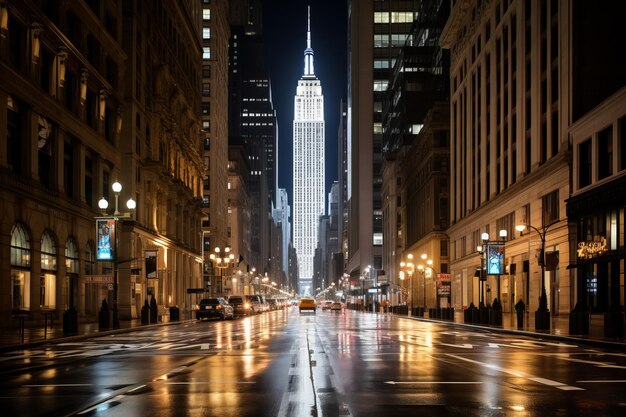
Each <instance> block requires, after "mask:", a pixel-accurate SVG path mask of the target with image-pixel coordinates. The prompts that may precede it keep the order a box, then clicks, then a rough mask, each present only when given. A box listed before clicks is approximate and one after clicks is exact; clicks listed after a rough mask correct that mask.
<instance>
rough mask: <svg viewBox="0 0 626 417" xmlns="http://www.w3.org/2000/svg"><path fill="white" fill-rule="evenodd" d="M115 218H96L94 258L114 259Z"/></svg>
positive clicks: (100, 259)
mask: <svg viewBox="0 0 626 417" xmlns="http://www.w3.org/2000/svg"><path fill="white" fill-rule="evenodd" d="M115 226H116V223H115V219H113V218H103V219H96V237H97V242H98V247H97V249H96V260H98V261H114V260H115V232H116V230H115Z"/></svg>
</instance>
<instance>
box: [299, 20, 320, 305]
mask: <svg viewBox="0 0 626 417" xmlns="http://www.w3.org/2000/svg"><path fill="white" fill-rule="evenodd" d="M307 21H308V25H307V37H306V49H305V50H304V74H303V75H302V77H301V78H300V80H298V87H297V89H296V96H295V98H294V119H293V210H294V212H293V240H294V247H295V249H296V253H297V255H298V267H299V275H300V292H301V293H304V292H305V290H306V289H307V287H308V288H309V289H310V285H311V280H312V278H313V257H314V254H315V247H316V245H317V234H318V224H319V217H320V216H321V215H323V214H324V206H325V205H324V201H325V200H324V196H325V192H324V186H325V181H326V179H325V171H324V168H325V167H324V138H325V134H324V125H325V123H324V96H323V95H322V85H321V84H320V80H319V79H318V78H317V77H316V76H315V71H314V68H313V48H311V11H310V8H309V10H308V19H307ZM311 293H312V291H311Z"/></svg>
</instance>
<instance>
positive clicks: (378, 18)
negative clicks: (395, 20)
mask: <svg viewBox="0 0 626 417" xmlns="http://www.w3.org/2000/svg"><path fill="white" fill-rule="evenodd" d="M374 23H389V12H374Z"/></svg>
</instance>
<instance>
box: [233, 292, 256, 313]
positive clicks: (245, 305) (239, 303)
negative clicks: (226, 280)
mask: <svg viewBox="0 0 626 417" xmlns="http://www.w3.org/2000/svg"><path fill="white" fill-rule="evenodd" d="M228 304H230V305H231V306H233V311H234V313H235V316H249V315H250V314H252V306H251V305H250V302H248V301H247V300H245V299H244V297H243V296H241V295H231V296H229V297H228Z"/></svg>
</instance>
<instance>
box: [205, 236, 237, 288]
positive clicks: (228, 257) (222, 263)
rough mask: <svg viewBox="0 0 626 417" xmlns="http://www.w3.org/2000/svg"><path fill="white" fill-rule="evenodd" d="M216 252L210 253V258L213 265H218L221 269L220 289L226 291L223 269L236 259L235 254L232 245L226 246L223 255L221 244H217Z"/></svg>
mask: <svg viewBox="0 0 626 417" xmlns="http://www.w3.org/2000/svg"><path fill="white" fill-rule="evenodd" d="M214 251H215V253H212V254H211V255H209V259H211V262H213V265H214V266H216V267H217V268H218V269H219V271H220V289H221V291H222V292H224V288H223V286H224V283H223V282H222V271H223V270H224V269H226V268H228V267H229V266H230V265H231V264H232V262H233V261H234V260H235V255H234V254H232V253H231V252H230V247H228V246H226V247H225V248H224V254H223V256H222V250H221V249H220V247H219V246H216V247H215V249H214Z"/></svg>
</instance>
